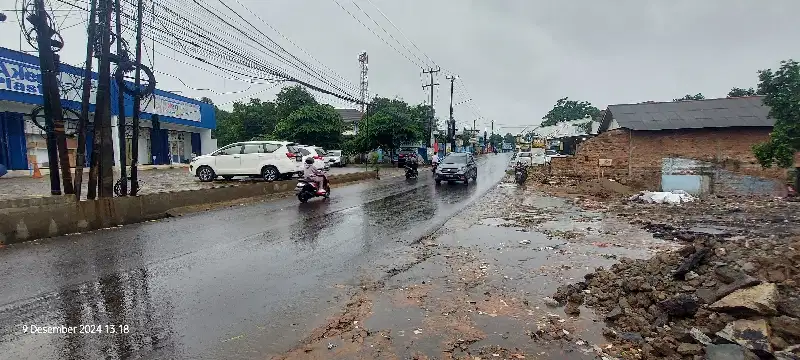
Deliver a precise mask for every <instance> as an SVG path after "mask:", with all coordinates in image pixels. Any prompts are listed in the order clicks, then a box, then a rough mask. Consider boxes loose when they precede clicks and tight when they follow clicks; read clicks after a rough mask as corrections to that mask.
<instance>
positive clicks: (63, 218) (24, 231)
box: [0, 172, 375, 245]
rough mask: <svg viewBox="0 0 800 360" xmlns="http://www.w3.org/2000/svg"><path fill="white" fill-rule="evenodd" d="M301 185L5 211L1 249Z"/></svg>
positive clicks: (334, 179) (356, 176)
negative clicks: (20, 243) (174, 210)
mask: <svg viewBox="0 0 800 360" xmlns="http://www.w3.org/2000/svg"><path fill="white" fill-rule="evenodd" d="M374 178H375V173H374V172H359V173H350V174H342V175H334V176H331V177H330V182H331V185H332V186H334V187H336V186H337V185H344V184H349V183H353V182H356V181H361V180H368V179H374ZM295 184H296V183H295V182H293V181H280V182H272V183H265V182H261V183H255V184H244V185H229V186H220V187H214V188H209V189H197V190H184V191H175V192H161V193H153V194H146V195H141V196H135V197H114V198H103V199H99V200H89V201H79V202H74V201H73V202H65V203H58V204H46V205H41V206H28V207H17V208H12V209H10V210H0V214H2V216H0V245H7V244H13V243H19V242H25V241H30V240H35V239H42V238H49V237H56V236H61V235H67V234H74V233H82V232H86V231H91V230H97V229H103V228H109V227H115V226H121V225H127V224H135V223H140V222H145V221H150V220H157V219H161V218H164V217H167V216H168V212H169V211H171V210H172V209H176V208H181V207H198V206H203V205H205V204H214V203H223V202H234V201H238V200H241V199H247V198H255V197H262V198H263V197H267V196H270V195H273V194H280V193H285V192H291V191H292V190H294V187H295Z"/></svg>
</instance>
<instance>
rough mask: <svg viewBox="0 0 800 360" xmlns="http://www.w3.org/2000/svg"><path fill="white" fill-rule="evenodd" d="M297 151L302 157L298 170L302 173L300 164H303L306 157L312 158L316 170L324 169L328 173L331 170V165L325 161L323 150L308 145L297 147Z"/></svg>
mask: <svg viewBox="0 0 800 360" xmlns="http://www.w3.org/2000/svg"><path fill="white" fill-rule="evenodd" d="M297 149H298V150H299V151H300V154H301V155H302V156H303V158H302V161H303V162H302V163H300V164H301V165H300V170H301V171H302V166H303V165H302V164H303V163H305V161H306V159H307V158H308V157H313V158H314V167H315V168H317V169H324V170H325V171H328V170H330V169H331V164H330V163H329V162H327V161H325V155H327V153H326V152H325V149H323V148H321V147H317V146H313V145H312V146H309V145H297Z"/></svg>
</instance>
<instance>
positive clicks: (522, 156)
mask: <svg viewBox="0 0 800 360" xmlns="http://www.w3.org/2000/svg"><path fill="white" fill-rule="evenodd" d="M514 158H515V159H516V160H515V163H516V164H523V165H525V166H533V154H531V153H530V151H520V152H518V153H516V154H515V155H514Z"/></svg>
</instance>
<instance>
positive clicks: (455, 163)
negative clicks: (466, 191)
mask: <svg viewBox="0 0 800 360" xmlns="http://www.w3.org/2000/svg"><path fill="white" fill-rule="evenodd" d="M433 179H434V181H436V184H437V185H438V184H440V183H441V182H442V181H449V182H452V181H463V182H464V185H468V184H469V179H472V181H476V180H478V165H477V164H475V158H474V157H473V156H472V154H468V153H450V155H447V156H446V157H445V158H444V159H442V161H440V162H439V166H438V167H437V168H436V172H435V173H434V175H433Z"/></svg>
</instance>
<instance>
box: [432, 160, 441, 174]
mask: <svg viewBox="0 0 800 360" xmlns="http://www.w3.org/2000/svg"><path fill="white" fill-rule="evenodd" d="M437 167H439V163H433V164H431V172H432V173H434V174H435V173H436V168H437Z"/></svg>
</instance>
